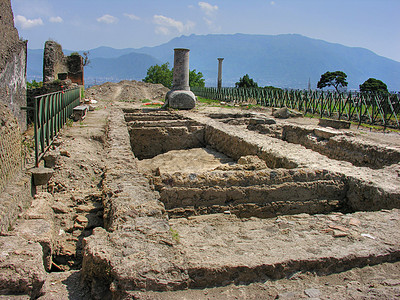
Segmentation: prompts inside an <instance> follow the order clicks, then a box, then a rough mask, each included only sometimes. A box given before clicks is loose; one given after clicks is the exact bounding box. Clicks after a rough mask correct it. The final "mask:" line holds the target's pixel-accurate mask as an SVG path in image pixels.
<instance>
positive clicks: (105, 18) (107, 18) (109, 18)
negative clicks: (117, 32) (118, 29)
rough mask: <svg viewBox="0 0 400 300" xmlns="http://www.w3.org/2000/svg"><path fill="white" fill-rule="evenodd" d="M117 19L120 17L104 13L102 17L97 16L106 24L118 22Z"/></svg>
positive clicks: (98, 19)
mask: <svg viewBox="0 0 400 300" xmlns="http://www.w3.org/2000/svg"><path fill="white" fill-rule="evenodd" d="M117 21H118V18H116V17H114V16H111V15H104V16H102V17H100V18H97V22H99V23H105V24H112V23H116V22H117Z"/></svg>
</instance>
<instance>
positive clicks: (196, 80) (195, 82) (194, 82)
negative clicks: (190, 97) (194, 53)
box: [189, 69, 205, 87]
mask: <svg viewBox="0 0 400 300" xmlns="http://www.w3.org/2000/svg"><path fill="white" fill-rule="evenodd" d="M189 86H195V87H204V86H205V82H204V78H203V73H201V72H197V73H196V69H194V70H192V71H190V72H189Z"/></svg>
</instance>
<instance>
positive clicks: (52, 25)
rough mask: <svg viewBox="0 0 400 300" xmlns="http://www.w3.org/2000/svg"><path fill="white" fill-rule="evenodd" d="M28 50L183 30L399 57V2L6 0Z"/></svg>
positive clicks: (135, 43) (136, 40)
mask: <svg viewBox="0 0 400 300" xmlns="http://www.w3.org/2000/svg"><path fill="white" fill-rule="evenodd" d="M11 5H12V8H13V12H14V21H15V25H16V27H17V29H18V32H19V35H20V37H22V38H24V39H27V40H28V48H30V49H42V48H43V47H44V43H45V41H46V40H49V39H52V40H55V41H57V42H58V43H60V44H61V45H62V47H63V49H68V50H76V51H77V50H90V49H93V48H96V47H99V46H109V47H113V48H118V49H122V48H141V47H146V46H150V47H151V46H157V45H161V44H163V43H166V42H168V41H170V40H171V39H173V38H175V37H178V36H181V35H190V34H198V35H205V34H234V33H246V34H266V35H276V34H287V33H296V34H301V35H304V36H307V37H310V38H316V39H321V40H325V41H327V42H332V43H339V44H343V45H345V46H350V47H362V48H367V49H369V50H371V51H373V52H375V53H376V54H378V55H381V56H385V57H388V58H390V59H393V60H396V61H399V62H400V17H399V13H400V0H273V1H272V0H246V1H245V0H206V1H192V0H68V1H65V0H63V1H61V0H11Z"/></svg>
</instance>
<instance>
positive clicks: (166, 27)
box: [153, 15, 195, 35]
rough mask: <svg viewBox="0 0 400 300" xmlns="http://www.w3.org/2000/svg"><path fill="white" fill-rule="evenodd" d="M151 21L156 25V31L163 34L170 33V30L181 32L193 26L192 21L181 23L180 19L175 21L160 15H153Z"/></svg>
mask: <svg viewBox="0 0 400 300" xmlns="http://www.w3.org/2000/svg"><path fill="white" fill-rule="evenodd" d="M153 23H154V24H156V25H158V26H157V27H156V33H157V34H164V35H168V34H170V33H171V31H178V32H179V33H182V32H184V31H188V30H190V29H192V28H193V27H194V26H195V23H194V22H191V21H188V22H187V23H186V24H183V23H182V22H181V21H177V20H174V19H172V18H168V17H165V16H162V15H154V16H153Z"/></svg>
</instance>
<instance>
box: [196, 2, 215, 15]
mask: <svg viewBox="0 0 400 300" xmlns="http://www.w3.org/2000/svg"><path fill="white" fill-rule="evenodd" d="M199 6H200V8H201V10H202V11H203V12H204V13H205V14H206V15H208V16H212V15H213V14H214V13H216V12H217V10H218V6H217V5H211V4H210V3H207V2H199Z"/></svg>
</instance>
